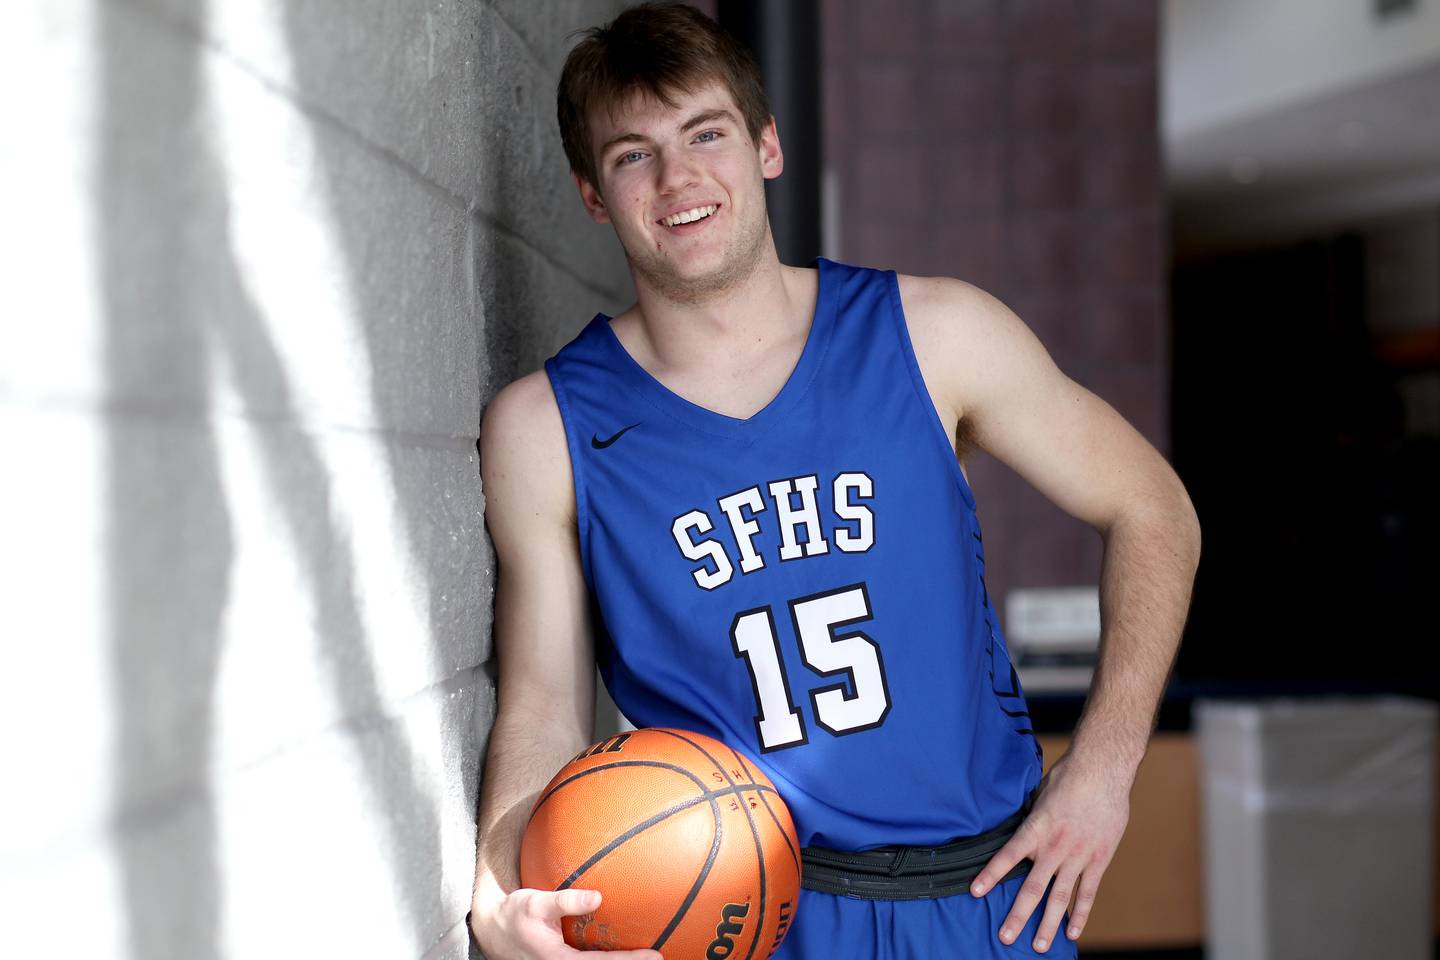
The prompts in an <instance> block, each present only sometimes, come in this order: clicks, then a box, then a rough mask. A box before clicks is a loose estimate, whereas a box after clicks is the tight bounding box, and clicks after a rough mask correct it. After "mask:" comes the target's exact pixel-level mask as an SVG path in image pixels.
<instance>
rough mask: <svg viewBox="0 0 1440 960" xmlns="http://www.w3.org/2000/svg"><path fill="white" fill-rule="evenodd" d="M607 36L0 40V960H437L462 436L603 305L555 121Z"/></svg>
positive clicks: (453, 761) (618, 260)
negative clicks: (0, 278)
mask: <svg viewBox="0 0 1440 960" xmlns="http://www.w3.org/2000/svg"><path fill="white" fill-rule="evenodd" d="M622 6H624V4H623V3H621V2H619V0H610V2H604V3H590V2H583V0H568V2H551V3H546V4H543V5H542V4H535V3H530V2H525V0H487V2H459V0H304V2H301V0H250V2H241V0H210V2H209V3H208V4H207V3H204V2H201V0H22V2H21V3H20V4H19V5H12V6H10V7H9V8H7V10H6V16H5V29H4V30H0V98H3V105H4V108H5V116H6V118H7V121H8V123H9V126H10V129H11V131H12V134H14V138H13V140H11V141H10V142H9V143H7V147H6V149H5V150H4V151H0V153H3V159H0V209H4V210H5V211H6V220H7V228H6V229H5V230H4V231H0V263H3V265H4V274H5V286H6V291H7V294H8V302H10V303H11V307H10V308H9V309H8V310H7V311H6V315H5V317H4V319H3V321H0V440H3V443H4V447H3V449H4V466H3V470H0V536H3V547H0V598H3V599H0V627H3V632H4V651H5V656H4V659H3V662H0V663H3V665H0V730H3V734H0V736H3V744H4V757H5V765H4V770H5V773H4V779H5V783H6V786H5V790H4V794H3V795H4V800H3V801H0V905H3V906H0V913H3V915H4V922H3V923H0V954H3V955H5V956H13V957H38V956H57V955H58V956H83V957H87V958H90V957H117V958H121V957H123V958H145V960H152V958H154V960H159V958H172V957H173V958H185V960H208V958H219V957H255V958H261V957H264V958H266V960H273V958H280V957H301V956H314V957H318V956H335V957H347V958H368V957H376V958H387V960H390V958H404V957H414V958H426V960H438V958H449V957H464V956H466V955H467V952H468V951H469V937H468V933H467V931H466V929H465V924H464V916H465V913H466V911H467V910H468V908H469V899H470V892H471V882H472V876H473V869H474V840H475V837H474V814H475V802H476V797H477V795H478V773H479V769H478V768H479V759H480V757H482V756H483V750H484V745H485V736H486V733H487V732H488V729H489V723H490V720H491V718H492V717H493V713H494V696H493V682H492V679H491V670H490V669H487V665H491V666H493V661H491V659H490V658H491V648H490V640H489V634H490V611H491V600H492V597H493V582H494V569H495V568H494V558H493V552H492V551H491V548H490V545H489V542H488V539H487V537H486V533H485V529H484V520H483V510H484V497H483V492H482V490H481V487H480V477H479V465H478V460H477V453H476V449H475V438H476V435H477V431H478V424H479V421H480V415H481V410H482V409H483V406H484V404H485V403H486V402H488V400H489V398H490V397H492V396H493V395H494V393H495V392H496V391H497V390H498V389H499V388H500V387H501V386H503V385H504V384H505V383H507V382H508V381H510V380H511V379H513V378H515V377H516V376H519V375H521V374H523V373H526V372H528V371H530V370H533V369H535V368H537V367H538V366H539V365H540V363H541V361H542V360H543V359H544V357H546V356H548V355H549V354H550V353H552V352H554V350H555V349H557V348H558V347H559V346H560V345H561V344H563V343H564V342H565V341H566V340H568V339H569V338H570V337H571V336H573V335H574V333H575V332H577V331H578V330H579V328H580V327H581V326H583V324H584V323H585V322H586V321H587V320H588V319H589V318H590V316H591V315H592V314H593V313H594V312H595V311H596V310H601V309H603V310H606V311H607V312H612V313H613V312H618V309H619V308H621V307H623V306H624V305H625V304H627V303H628V302H629V301H630V299H631V295H630V293H631V292H630V287H629V277H628V273H627V272H626V270H625V265H624V260H623V257H622V255H621V251H620V249H619V246H618V244H617V243H616V242H615V240H614V236H613V233H612V232H611V230H610V228H609V227H602V226H597V225H595V224H593V223H591V222H590V221H589V220H588V219H587V218H586V217H585V216H584V214H583V212H582V210H581V208H580V204H579V201H578V199H577V197H576V194H575V191H574V186H573V183H572V182H571V181H570V178H569V175H568V171H567V168H566V164H565V161H564V156H563V153H562V151H561V149H560V142H559V134H558V131H557V130H556V128H555V119H554V117H555V112H554V85H555V81H556V78H557V77H558V73H559V68H560V63H561V61H562V60H563V57H564V53H565V50H566V49H567V42H566V41H565V40H564V34H565V33H566V32H567V31H568V30H570V29H573V28H575V27H579V26H585V25H588V24H592V23H598V22H601V21H602V20H605V19H609V17H611V16H613V15H614V13H616V12H618V10H619V9H620V8H621V7H622ZM571 42H573V41H571Z"/></svg>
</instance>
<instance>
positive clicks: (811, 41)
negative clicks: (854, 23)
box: [716, 0, 821, 266]
mask: <svg viewBox="0 0 1440 960" xmlns="http://www.w3.org/2000/svg"><path fill="white" fill-rule="evenodd" d="M716 13H717V17H716V19H717V20H718V21H719V23H720V25H721V26H723V27H724V28H725V29H726V30H729V31H730V32H731V33H733V34H734V35H735V36H736V37H737V38H738V39H739V40H740V41H741V42H742V43H744V44H746V45H747V46H748V47H749V48H750V49H751V50H752V51H753V52H754V54H755V59H756V60H757V61H758V62H759V64H760V70H761V73H762V74H763V75H764V78H765V90H766V93H768V94H769V96H770V112H771V113H773V114H774V115H775V128H776V130H777V131H778V132H779V134H780V145H781V147H782V148H783V149H784V151H785V169H784V171H783V172H782V173H781V174H780V176H779V177H777V178H775V179H774V180H767V181H765V204H766V206H767V207H768V209H769V213H770V227H771V230H772V231H773V232H774V234H775V251H776V253H777V254H778V255H779V257H780V262H781V263H788V264H791V265H800V266H803V265H804V264H807V263H809V262H810V260H811V258H813V257H815V256H816V255H817V254H819V253H820V252H821V248H820V237H821V223H820V16H819V9H818V5H817V3H816V2H815V0H770V2H768V3H762V2H760V0H719V2H718V3H717V5H716Z"/></svg>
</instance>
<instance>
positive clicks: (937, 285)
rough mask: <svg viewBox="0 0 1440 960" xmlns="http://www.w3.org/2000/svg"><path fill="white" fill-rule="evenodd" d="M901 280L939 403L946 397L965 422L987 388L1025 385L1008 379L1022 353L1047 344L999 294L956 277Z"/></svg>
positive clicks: (919, 353)
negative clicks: (997, 295)
mask: <svg viewBox="0 0 1440 960" xmlns="http://www.w3.org/2000/svg"><path fill="white" fill-rule="evenodd" d="M897 279H898V281H899V286H900V299H901V306H902V309H903V310H904V313H905V320H906V326H907V329H908V330H909V332H910V341H911V343H912V344H913V346H914V348H915V359H916V361H917V362H918V363H919V364H920V372H921V374H922V375H923V376H924V377H925V382H926V383H927V384H929V386H930V390H931V393H932V394H938V395H939V396H938V397H937V406H938V401H939V400H940V399H943V401H944V402H945V403H947V404H948V405H950V407H951V409H952V410H953V411H954V414H955V417H956V420H957V421H960V422H962V423H963V422H964V421H965V420H966V418H967V417H969V416H971V415H972V414H973V413H975V412H976V410H977V408H978V407H979V406H980V405H981V404H982V402H983V397H984V395H985V392H986V391H987V390H991V389H996V388H998V387H1004V388H1006V389H1011V390H1023V389H1025V384H1024V383H1021V382H1014V381H1012V382H1009V383H1005V382H1003V378H1004V377H1005V376H1006V375H1007V373H1013V372H1014V371H1015V370H1016V369H1017V368H1016V366H1015V360H1016V359H1017V356H1020V355H1026V354H1028V355H1030V356H1031V357H1032V358H1033V357H1034V355H1035V353H1036V351H1039V353H1040V354H1042V355H1043V354H1044V348H1043V347H1042V346H1041V345H1040V342H1039V340H1038V339H1037V338H1036V337H1035V334H1034V333H1033V332H1032V331H1031V330H1030V328H1029V327H1027V326H1026V325H1025V323H1024V322H1023V321H1022V320H1021V319H1020V318H1019V317H1018V316H1016V315H1015V313H1014V311H1012V310H1011V309H1010V308H1009V307H1007V306H1006V305H1005V304H1004V303H1003V302H1002V301H1001V300H1000V299H999V298H998V297H996V296H994V295H993V294H990V293H988V292H987V291H985V290H984V289H982V288H981V287H978V286H976V285H975V284H973V283H969V282H967V281H965V280H960V279H957V278H955V277H921V276H911V275H908V274H897ZM1046 359H1047V360H1048V356H1046ZM962 430H963V428H962Z"/></svg>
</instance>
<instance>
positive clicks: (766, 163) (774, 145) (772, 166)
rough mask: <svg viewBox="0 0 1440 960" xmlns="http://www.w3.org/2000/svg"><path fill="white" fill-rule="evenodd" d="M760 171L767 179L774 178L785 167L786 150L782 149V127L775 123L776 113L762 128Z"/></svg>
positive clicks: (759, 149)
mask: <svg viewBox="0 0 1440 960" xmlns="http://www.w3.org/2000/svg"><path fill="white" fill-rule="evenodd" d="M757 149H758V151H759V154H760V172H761V174H762V175H764V177H765V179H766V180H774V179H775V178H776V177H778V176H780V171H782V170H784V169H785V151H783V150H781V149H780V129H779V127H777V126H776V125H775V115H774V114H773V113H772V114H771V115H770V121H769V122H768V123H766V124H765V126H763V127H761V128H760V145H759V147H758V148H757Z"/></svg>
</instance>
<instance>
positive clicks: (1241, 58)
mask: <svg viewBox="0 0 1440 960" xmlns="http://www.w3.org/2000/svg"><path fill="white" fill-rule="evenodd" d="M1374 7H1375V3H1374V0H1265V2H1263V3H1256V2H1254V0H1165V7H1164V15H1163V17H1162V19H1161V68H1162V82H1161V89H1162V99H1163V105H1164V106H1163V109H1162V111H1161V113H1162V116H1163V128H1164V135H1165V139H1166V140H1167V141H1174V140H1177V139H1180V138H1184V137H1189V136H1192V135H1195V134H1198V133H1200V132H1202V131H1204V130H1206V129H1209V128H1212V127H1218V126H1222V125H1224V124H1227V123H1234V122H1238V121H1242V120H1246V119H1250V118H1252V117H1255V116H1259V115H1263V114H1266V113H1269V112H1271V111H1274V110H1277V109H1280V108H1283V107H1288V106H1293V105H1295V104H1297V103H1300V102H1304V101H1306V100H1309V99H1314V98H1319V97H1324V96H1329V95H1331V94H1334V93H1337V92H1339V91H1342V90H1345V89H1347V88H1350V87H1358V86H1361V85H1363V84H1365V83H1369V82H1372V81H1376V80H1380V79H1382V78H1385V77H1389V76H1393V75H1395V74H1400V73H1404V72H1405V71H1407V70H1412V69H1415V68H1417V67H1420V66H1423V65H1424V64H1426V63H1432V62H1434V61H1435V60H1437V59H1440V0H1417V3H1416V7H1415V9H1414V10H1413V11H1412V12H1408V13H1400V14H1396V15H1394V16H1391V17H1387V18H1385V19H1383V20H1381V19H1377V18H1376V17H1375V15H1374Z"/></svg>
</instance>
